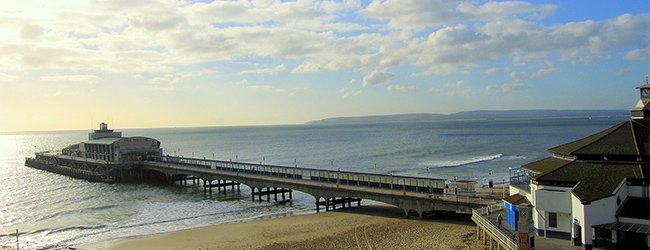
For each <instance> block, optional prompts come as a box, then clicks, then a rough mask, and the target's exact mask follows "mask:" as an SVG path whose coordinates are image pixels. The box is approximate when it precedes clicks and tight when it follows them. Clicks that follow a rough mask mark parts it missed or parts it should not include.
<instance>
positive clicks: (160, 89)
mask: <svg viewBox="0 0 650 250" xmlns="http://www.w3.org/2000/svg"><path fill="white" fill-rule="evenodd" d="M151 90H153V91H174V90H175V89H174V88H172V87H162V88H151Z"/></svg>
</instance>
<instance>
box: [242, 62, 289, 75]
mask: <svg viewBox="0 0 650 250" xmlns="http://www.w3.org/2000/svg"><path fill="white" fill-rule="evenodd" d="M285 70H287V67H286V66H284V64H281V65H278V66H276V67H273V68H266V69H255V70H242V71H240V72H239V74H240V75H243V74H264V73H274V72H280V71H285Z"/></svg>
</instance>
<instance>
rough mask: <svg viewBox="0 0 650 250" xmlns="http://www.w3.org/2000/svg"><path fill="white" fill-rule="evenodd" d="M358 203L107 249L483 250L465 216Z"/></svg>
mask: <svg viewBox="0 0 650 250" xmlns="http://www.w3.org/2000/svg"><path fill="white" fill-rule="evenodd" d="M402 216H403V212H402V210H401V209H399V208H396V207H391V206H363V207H356V208H349V209H344V210H338V211H330V212H321V213H317V214H308V215H297V216H290V217H284V218H277V219H268V220H256V221H248V222H241V223H232V224H224V225H217V226H211V227H204V228H196V229H190V230H184V231H178V232H171V233H166V234H161V235H155V236H151V237H145V238H136V239H127V240H123V241H119V242H117V243H115V244H114V245H112V246H110V247H108V248H107V249H111V250H113V249H132V250H136V249H202V250H206V249H485V247H484V246H483V245H481V243H480V242H479V241H477V240H476V227H475V225H474V223H473V222H472V221H471V219H470V215H468V214H453V213H451V214H439V215H435V216H433V217H430V218H427V219H425V220H418V219H406V218H403V217H402Z"/></svg>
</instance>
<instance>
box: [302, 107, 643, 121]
mask: <svg viewBox="0 0 650 250" xmlns="http://www.w3.org/2000/svg"><path fill="white" fill-rule="evenodd" d="M629 115H630V111H629V110H624V109H613V110H554V109H535V110H507V111H489V110H478V111H464V112H458V113H454V114H449V115H444V114H430V113H415V114H398V115H374V116H357V117H334V118H326V119H322V120H316V121H309V122H306V123H305V124H347V123H384V122H426V121H449V120H489V119H530V118H556V117H557V118H559V117H624V116H629Z"/></svg>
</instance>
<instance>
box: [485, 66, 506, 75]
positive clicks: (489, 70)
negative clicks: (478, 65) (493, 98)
mask: <svg viewBox="0 0 650 250" xmlns="http://www.w3.org/2000/svg"><path fill="white" fill-rule="evenodd" d="M501 71H503V69H500V68H497V67H494V68H490V69H487V70H485V71H484V73H485V74H487V75H492V74H494V73H497V72H501Z"/></svg>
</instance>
